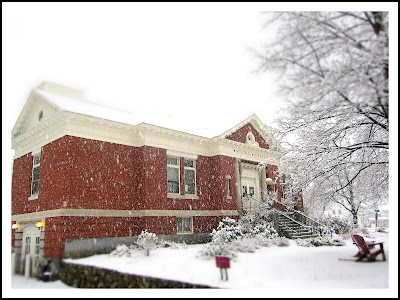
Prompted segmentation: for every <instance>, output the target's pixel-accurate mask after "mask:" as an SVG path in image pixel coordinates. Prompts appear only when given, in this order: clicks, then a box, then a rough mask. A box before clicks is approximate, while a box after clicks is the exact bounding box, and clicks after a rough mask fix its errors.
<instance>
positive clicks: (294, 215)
mask: <svg viewBox="0 0 400 300" xmlns="http://www.w3.org/2000/svg"><path fill="white" fill-rule="evenodd" d="M280 206H283V208H284V209H283V210H284V211H286V212H287V213H290V214H291V217H289V216H288V215H287V214H285V213H284V212H282V211H279V209H277V208H276V207H280ZM272 207H273V209H274V210H275V211H276V212H278V213H280V214H282V215H284V216H285V217H287V218H289V219H295V220H297V221H298V223H302V224H303V225H304V226H305V227H307V228H309V229H311V231H312V232H313V233H318V234H319V235H320V236H323V235H328V234H330V235H331V237H332V234H333V228H332V227H330V226H326V225H324V224H322V223H320V222H318V221H317V220H314V219H313V218H310V217H309V216H307V215H306V214H304V213H302V212H301V211H299V210H295V209H293V208H292V207H290V206H287V205H286V204H283V203H282V202H276V201H274V202H273V204H272Z"/></svg>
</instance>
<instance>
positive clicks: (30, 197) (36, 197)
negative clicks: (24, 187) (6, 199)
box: [28, 188, 39, 201]
mask: <svg viewBox="0 0 400 300" xmlns="http://www.w3.org/2000/svg"><path fill="white" fill-rule="evenodd" d="M31 189H32V188H31ZM38 198H39V193H37V194H34V195H30V196H29V197H28V200H29V201H31V200H36V199H38Z"/></svg>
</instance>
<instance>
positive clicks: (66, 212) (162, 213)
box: [11, 208, 239, 222]
mask: <svg viewBox="0 0 400 300" xmlns="http://www.w3.org/2000/svg"><path fill="white" fill-rule="evenodd" d="M238 214H239V213H238V211H237V210H223V209H221V210H115V209H75V208H61V209H54V210H46V211H41V212H34V213H27V214H18V215H13V216H12V217H11V221H15V222H27V221H32V220H34V221H37V220H44V219H45V218H51V217H121V218H137V217H146V216H151V217H195V216H237V215H238Z"/></svg>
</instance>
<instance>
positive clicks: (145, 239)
mask: <svg viewBox="0 0 400 300" xmlns="http://www.w3.org/2000/svg"><path fill="white" fill-rule="evenodd" d="M157 240H158V238H157V235H156V234H155V233H152V232H148V231H147V229H146V230H143V231H142V233H141V234H140V235H139V236H138V238H137V242H136V243H137V244H138V245H139V246H141V247H142V248H143V249H144V253H145V255H146V256H149V255H150V250H152V249H154V248H156V247H157Z"/></svg>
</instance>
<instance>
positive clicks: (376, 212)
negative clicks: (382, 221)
mask: <svg viewBox="0 0 400 300" xmlns="http://www.w3.org/2000/svg"><path fill="white" fill-rule="evenodd" d="M378 212H379V209H375V232H376V231H377V230H378Z"/></svg>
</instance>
